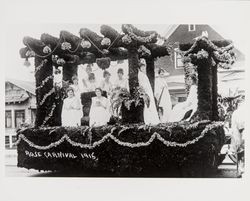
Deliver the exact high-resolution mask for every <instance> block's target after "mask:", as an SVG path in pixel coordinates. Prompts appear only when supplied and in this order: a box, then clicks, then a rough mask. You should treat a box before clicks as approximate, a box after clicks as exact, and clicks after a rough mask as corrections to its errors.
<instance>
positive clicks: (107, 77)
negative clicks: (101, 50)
mask: <svg viewBox="0 0 250 201" xmlns="http://www.w3.org/2000/svg"><path fill="white" fill-rule="evenodd" d="M110 76H111V74H110V73H109V72H108V71H107V70H105V71H104V72H103V77H104V80H103V81H102V82H101V89H102V90H103V91H106V92H107V95H108V97H110V95H111V92H112V87H113V86H112V83H111V82H110Z"/></svg>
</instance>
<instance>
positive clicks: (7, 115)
mask: <svg viewBox="0 0 250 201" xmlns="http://www.w3.org/2000/svg"><path fill="white" fill-rule="evenodd" d="M11 127H12V117H11V110H5V128H11Z"/></svg>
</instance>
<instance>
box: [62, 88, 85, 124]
mask: <svg viewBox="0 0 250 201" xmlns="http://www.w3.org/2000/svg"><path fill="white" fill-rule="evenodd" d="M67 95H68V97H67V98H65V99H64V101H63V108H62V126H80V125H81V117H82V110H81V105H80V99H79V98H77V97H76V96H75V94H74V89H73V88H71V87H69V88H68V89H67Z"/></svg>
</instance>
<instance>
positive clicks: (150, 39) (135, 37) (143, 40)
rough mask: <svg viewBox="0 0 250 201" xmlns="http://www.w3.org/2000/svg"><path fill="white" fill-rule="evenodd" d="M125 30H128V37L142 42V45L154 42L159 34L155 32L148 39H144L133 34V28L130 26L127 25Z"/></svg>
mask: <svg viewBox="0 0 250 201" xmlns="http://www.w3.org/2000/svg"><path fill="white" fill-rule="evenodd" d="M124 28H125V29H126V31H127V32H128V35H129V36H130V37H131V38H132V39H134V40H135V41H138V42H141V43H150V42H152V40H153V39H154V38H155V37H156V36H157V34H156V33H155V32H154V33H152V34H150V35H149V36H147V37H142V36H137V35H136V34H135V33H134V32H133V28H132V26H130V25H127V24H125V25H124Z"/></svg>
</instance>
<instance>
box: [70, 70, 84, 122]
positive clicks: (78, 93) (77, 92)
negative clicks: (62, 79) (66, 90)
mask: <svg viewBox="0 0 250 201" xmlns="http://www.w3.org/2000/svg"><path fill="white" fill-rule="evenodd" d="M72 82H73V84H71V85H70V87H72V88H73V90H74V94H75V97H76V98H77V99H78V100H79V102H80V107H81V114H79V115H80V119H81V118H82V117H83V111H82V104H81V91H80V87H79V83H78V77H77V76H76V75H75V76H73V77H72Z"/></svg>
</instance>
